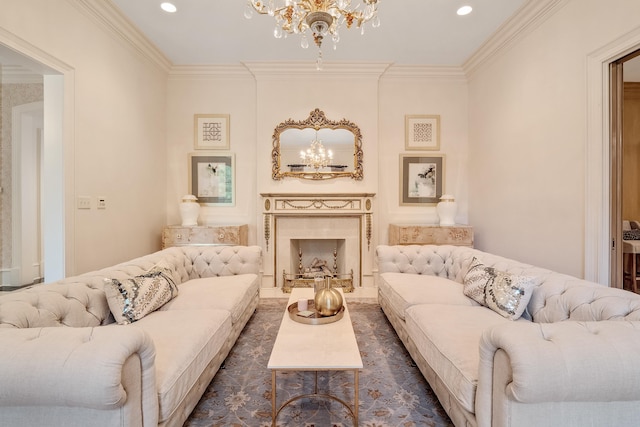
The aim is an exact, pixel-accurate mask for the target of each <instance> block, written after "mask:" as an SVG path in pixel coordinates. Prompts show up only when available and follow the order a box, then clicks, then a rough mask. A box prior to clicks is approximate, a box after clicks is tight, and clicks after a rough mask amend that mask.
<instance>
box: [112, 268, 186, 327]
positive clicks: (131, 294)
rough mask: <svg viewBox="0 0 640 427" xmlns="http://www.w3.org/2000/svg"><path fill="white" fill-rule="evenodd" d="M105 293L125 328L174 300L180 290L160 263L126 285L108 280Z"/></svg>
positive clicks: (114, 312) (115, 316)
mask: <svg viewBox="0 0 640 427" xmlns="http://www.w3.org/2000/svg"><path fill="white" fill-rule="evenodd" d="M104 292H105V294H106V295H107V303H108V304H109V309H110V310H111V313H112V314H113V317H114V318H115V320H116V322H118V324H120V325H125V324H128V323H132V322H135V321H136V320H140V319H142V318H143V317H144V316H146V315H147V314H149V313H151V312H153V311H155V310H157V309H159V308H160V307H162V306H163V305H164V304H166V303H167V302H169V301H171V300H172V299H173V298H174V297H175V296H176V295H178V287H177V286H176V283H175V281H174V279H173V276H172V274H171V269H170V268H169V267H168V266H166V265H163V264H162V263H158V264H156V265H155V266H154V267H153V268H151V269H150V270H149V271H147V272H146V273H144V274H141V275H139V276H135V277H132V278H130V279H127V280H124V282H120V281H119V280H117V279H105V286H104Z"/></svg>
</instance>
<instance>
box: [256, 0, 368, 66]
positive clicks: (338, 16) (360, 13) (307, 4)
mask: <svg viewBox="0 0 640 427" xmlns="http://www.w3.org/2000/svg"><path fill="white" fill-rule="evenodd" d="M379 2H380V0H248V3H247V6H246V7H245V11H244V16H245V18H247V19H250V18H251V17H252V16H253V12H254V11H255V12H258V13H259V14H261V15H269V16H273V17H274V18H275V20H276V27H275V29H274V32H273V34H274V36H275V37H276V38H281V37H283V35H284V37H286V35H287V34H300V35H301V37H302V39H301V41H300V46H301V47H303V48H305V49H306V48H308V47H309V39H308V37H307V30H309V31H308V32H309V33H310V35H311V37H312V38H313V41H314V43H315V44H316V46H318V60H317V65H318V68H319V69H320V68H321V66H322V41H323V40H324V38H325V37H326V36H327V35H330V36H331V39H332V41H333V48H334V49H335V48H336V47H337V44H338V41H339V40H340V34H339V29H340V27H342V26H343V25H346V26H347V28H351V27H353V26H355V27H356V28H360V29H361V33H362V34H364V24H365V23H367V22H369V21H371V26H372V27H373V28H377V27H379V26H380V18H379V17H378V3H379Z"/></svg>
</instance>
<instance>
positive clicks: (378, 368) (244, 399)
mask: <svg viewBox="0 0 640 427" xmlns="http://www.w3.org/2000/svg"><path fill="white" fill-rule="evenodd" d="M348 304H349V312H350V314H351V320H352V322H353V329H354V331H355V334H356V338H357V341H358V347H359V348H360V353H361V355H362V362H363V364H364V369H363V370H362V371H361V373H360V387H359V394H360V396H359V397H360V398H359V400H360V406H359V418H360V426H362V427H400V426H401V427H413V426H438V427H440V426H452V425H453V424H451V421H450V420H449V418H448V417H447V414H446V413H445V411H444V409H442V406H440V403H439V402H438V400H437V398H436V396H435V394H434V393H433V391H432V390H431V388H430V387H429V385H428V384H427V382H426V381H425V380H424V377H423V376H422V374H421V373H420V371H419V370H418V368H417V367H416V366H415V365H414V364H413V360H412V359H411V357H410V356H409V354H408V353H407V352H406V350H405V349H404V346H403V345H402V342H401V341H400V340H399V338H398V336H397V335H396V333H395V331H394V330H393V327H392V326H391V324H390V323H389V322H388V321H387V319H386V317H385V315H384V313H383V312H382V310H381V309H380V307H379V306H378V305H377V304H374V303H362V302H349V303H348ZM285 307H286V300H283V299H264V300H262V301H261V302H260V305H259V307H258V310H257V311H256V313H255V314H254V315H253V317H252V318H251V320H250V321H249V323H247V326H246V327H245V329H244V331H243V332H242V334H241V335H240V338H239V339H238V341H237V343H236V345H235V346H234V347H233V349H232V350H231V353H230V354H229V356H228V357H227V359H226V361H225V365H224V367H223V369H220V370H219V371H218V373H217V374H216V376H215V377H214V379H213V381H212V382H211V384H210V385H209V387H208V389H207V391H206V392H205V394H204V395H203V397H202V399H201V400H200V402H199V403H198V405H197V406H196V408H195V409H194V410H193V412H192V413H191V415H190V417H189V419H188V420H187V422H186V423H185V424H184V425H185V426H190V427H204V426H207V427H212V426H234V427H235V426H251V427H254V426H259V427H268V426H271V371H269V370H268V369H267V362H268V361H269V356H270V354H271V348H272V347H273V343H274V341H275V338H276V334H277V333H278V328H279V327H280V322H281V320H282V316H283V313H284V309H285ZM353 379H354V378H353V373H352V372H332V373H326V372H320V373H319V374H318V388H319V391H321V392H322V391H329V392H330V393H331V394H334V395H337V396H338V397H340V398H341V399H342V400H344V401H346V402H353ZM277 383H278V388H277V392H276V393H277V397H278V405H281V404H282V403H283V402H284V401H286V400H287V399H288V398H289V397H290V396H292V395H299V394H302V393H313V387H314V373H312V372H303V373H297V372H287V373H280V372H279V373H278V380H277ZM277 425H278V426H304V427H324V426H330V427H334V426H335V427H346V426H352V425H353V420H352V419H351V416H350V414H349V412H348V411H347V410H346V409H345V408H344V406H343V405H341V404H340V403H338V402H336V401H333V400H331V399H320V398H308V399H307V398H305V399H300V400H297V401H295V402H293V403H291V404H290V405H288V406H287V407H285V408H284V409H283V410H282V411H281V412H280V414H279V415H278V423H277Z"/></svg>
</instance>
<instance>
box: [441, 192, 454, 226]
mask: <svg viewBox="0 0 640 427" xmlns="http://www.w3.org/2000/svg"><path fill="white" fill-rule="evenodd" d="M436 211H437V212H438V217H439V218H440V225H456V213H457V212H458V203H456V199H455V197H453V196H452V195H450V194H443V195H442V197H440V203H438V205H437V206H436Z"/></svg>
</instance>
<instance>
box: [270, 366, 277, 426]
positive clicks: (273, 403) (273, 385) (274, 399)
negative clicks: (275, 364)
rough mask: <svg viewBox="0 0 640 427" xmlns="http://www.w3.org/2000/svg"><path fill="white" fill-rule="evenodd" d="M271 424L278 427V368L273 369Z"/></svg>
mask: <svg viewBox="0 0 640 427" xmlns="http://www.w3.org/2000/svg"><path fill="white" fill-rule="evenodd" d="M271 426H272V427H276V370H275V369H274V370H273V371H271Z"/></svg>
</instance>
